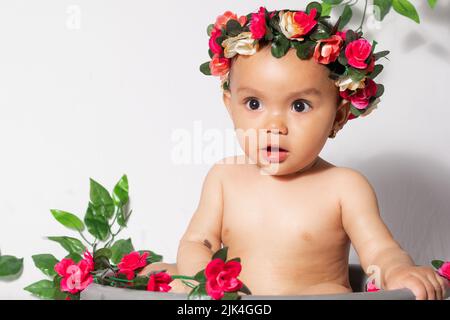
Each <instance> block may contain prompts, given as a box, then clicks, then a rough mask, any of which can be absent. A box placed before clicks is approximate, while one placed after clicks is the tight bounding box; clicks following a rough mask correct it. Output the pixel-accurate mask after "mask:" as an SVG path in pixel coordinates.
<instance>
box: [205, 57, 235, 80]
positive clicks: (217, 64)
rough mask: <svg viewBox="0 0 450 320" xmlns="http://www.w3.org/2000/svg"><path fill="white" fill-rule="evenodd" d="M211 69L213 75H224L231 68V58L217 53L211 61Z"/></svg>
mask: <svg viewBox="0 0 450 320" xmlns="http://www.w3.org/2000/svg"><path fill="white" fill-rule="evenodd" d="M209 69H210V70H211V74H212V75H213V76H224V75H225V74H226V73H227V72H228V71H229V69H230V59H228V58H223V57H220V56H219V55H218V54H215V55H214V56H213V58H212V60H211V61H210V62H209Z"/></svg>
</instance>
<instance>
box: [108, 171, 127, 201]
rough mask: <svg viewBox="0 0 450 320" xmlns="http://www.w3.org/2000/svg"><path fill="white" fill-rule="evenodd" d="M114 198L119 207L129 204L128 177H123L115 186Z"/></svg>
mask: <svg viewBox="0 0 450 320" xmlns="http://www.w3.org/2000/svg"><path fill="white" fill-rule="evenodd" d="M112 198H113V201H114V203H115V204H116V205H118V206H124V205H126V204H127V203H128V200H129V195H128V177H127V176H126V175H123V176H122V178H120V180H119V181H118V182H117V184H116V185H115V187H114V190H113V194H112Z"/></svg>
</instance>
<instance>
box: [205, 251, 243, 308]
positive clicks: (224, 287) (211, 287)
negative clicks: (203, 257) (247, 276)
mask: <svg viewBox="0 0 450 320" xmlns="http://www.w3.org/2000/svg"><path fill="white" fill-rule="evenodd" d="M241 269H242V266H241V263H240V262H238V261H233V260H232V261H228V262H224V261H223V260H222V259H220V258H216V259H213V260H211V261H210V262H209V263H208V265H207V266H206V269H205V276H206V292H207V293H208V295H209V296H211V297H212V298H213V299H215V300H219V299H221V298H222V297H223V296H224V293H225V292H235V291H238V290H239V289H241V288H242V286H243V283H242V282H241V281H240V280H239V279H238V278H237V277H238V276H239V274H240V273H241Z"/></svg>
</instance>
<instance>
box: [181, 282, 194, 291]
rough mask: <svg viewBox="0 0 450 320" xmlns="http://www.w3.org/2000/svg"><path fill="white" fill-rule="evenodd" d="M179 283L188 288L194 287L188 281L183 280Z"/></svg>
mask: <svg viewBox="0 0 450 320" xmlns="http://www.w3.org/2000/svg"><path fill="white" fill-rule="evenodd" d="M181 282H183V283H184V284H185V285H187V286H188V287H189V288H192V289H193V288H195V287H196V286H195V285H193V284H192V283H190V282H188V281H185V280H181Z"/></svg>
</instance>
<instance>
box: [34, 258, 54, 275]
mask: <svg viewBox="0 0 450 320" xmlns="http://www.w3.org/2000/svg"><path fill="white" fill-rule="evenodd" d="M31 258H33V261H34V265H35V266H36V267H37V268H38V269H39V270H41V271H42V272H43V273H44V274H45V275H47V276H49V277H54V276H55V275H56V271H55V265H56V264H57V263H58V262H59V260H58V259H56V258H55V256H54V255H52V254H49V253H44V254H35V255H33V256H31Z"/></svg>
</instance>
